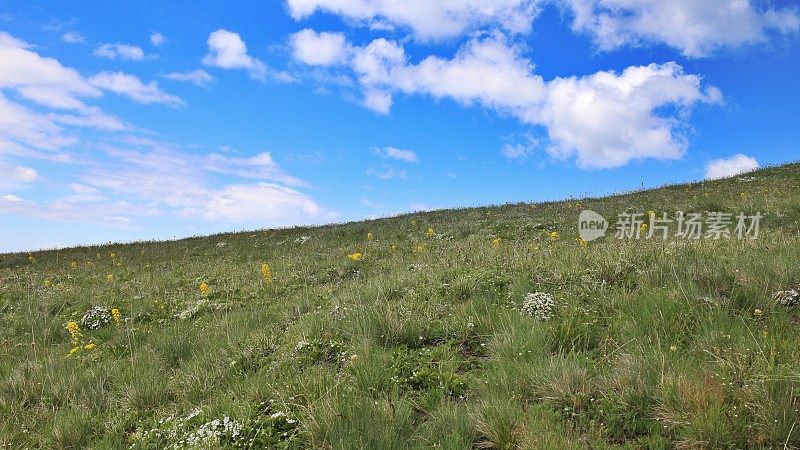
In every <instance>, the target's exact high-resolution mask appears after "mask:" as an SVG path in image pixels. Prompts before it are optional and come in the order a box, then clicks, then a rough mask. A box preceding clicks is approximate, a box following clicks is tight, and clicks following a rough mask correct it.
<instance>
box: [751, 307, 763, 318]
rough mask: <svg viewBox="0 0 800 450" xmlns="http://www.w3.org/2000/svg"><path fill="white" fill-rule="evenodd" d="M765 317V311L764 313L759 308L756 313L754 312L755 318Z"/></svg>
mask: <svg viewBox="0 0 800 450" xmlns="http://www.w3.org/2000/svg"><path fill="white" fill-rule="evenodd" d="M763 315H764V311H762V310H760V309H758V308H756V309H755V311H753V316H755V317H756V318H759V317H761V316H763Z"/></svg>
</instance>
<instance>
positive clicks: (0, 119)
mask: <svg viewBox="0 0 800 450" xmlns="http://www.w3.org/2000/svg"><path fill="white" fill-rule="evenodd" d="M4 140H10V141H13V142H17V143H19V144H21V145H23V146H28V147H33V148H37V149H43V150H50V151H55V150H58V149H59V148H61V147H64V146H67V145H70V144H73V143H75V142H76V139H75V138H73V137H69V136H65V135H64V133H63V128H62V127H60V126H58V125H57V124H56V123H55V122H53V121H52V120H50V119H48V118H47V117H46V116H44V115H42V114H37V113H35V112H33V111H31V110H30V109H28V108H26V107H24V106H22V105H20V104H18V103H15V102H12V101H10V100H8V99H6V97H5V96H4V95H3V94H2V93H0V152H3V148H4V147H5V145H2V143H3V142H2V141H4Z"/></svg>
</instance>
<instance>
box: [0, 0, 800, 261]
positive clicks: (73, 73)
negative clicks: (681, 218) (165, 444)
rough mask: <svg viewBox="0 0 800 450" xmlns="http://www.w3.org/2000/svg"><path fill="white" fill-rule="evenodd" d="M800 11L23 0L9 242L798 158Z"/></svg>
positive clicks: (320, 215)
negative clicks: (90, 2)
mask: <svg viewBox="0 0 800 450" xmlns="http://www.w3.org/2000/svg"><path fill="white" fill-rule="evenodd" d="M799 38H800V7H798V5H797V4H796V3H795V2H790V1H771V2H767V1H757V0H751V1H750V2H747V1H745V0H708V1H705V2H696V1H695V0H675V1H659V0H644V1H639V2H631V1H628V0H462V1H442V2H430V1H427V0H406V1H399V0H286V1H277V0H274V1H268V2H240V1H235V2H225V4H217V5H213V6H206V5H203V8H198V7H197V6H196V3H195V2H184V1H171V2H155V1H140V2H95V3H93V4H92V5H91V6H88V5H87V4H86V3H85V2H79V1H50V2H46V1H30V0H28V1H20V0H5V1H3V3H2V5H0V174H2V176H1V177H0V251H24V250H30V249H36V248H42V247H51V246H64V245H74V244H90V243H103V242H108V241H130V240H141V239H164V238H173V237H183V236H190V235H197V234H207V233H213V232H220V231H231V230H243V229H255V228H264V227H276V226H290V225H295V224H317V223H327V222H343V221H349V220H355V219H360V218H367V217H379V216H385V215H392V214H396V213H400V212H404V211H413V210H419V209H430V208H441V207H453V206H473V205H484V204H498V203H506V202H517V201H541V200H550V199H560V198H566V197H569V196H584V195H600V194H606V193H611V192H616V191H622V190H627V189H633V188H640V187H651V186H658V185H661V184H665V183H673V182H684V181H693V180H701V179H704V178H709V177H720V176H726V175H731V174H734V173H737V172H740V171H744V170H749V169H753V168H755V167H758V166H764V165H769V164H779V163H783V162H788V161H793V160H796V159H797V155H798V152H797V148H796V143H797V142H798V141H800V139H799V138H800V131H798V130H800V127H797V123H800V108H798V107H797V105H798V104H800V83H797V81H796V79H797V76H798V75H797V74H798V68H800V67H799V66H800V42H799Z"/></svg>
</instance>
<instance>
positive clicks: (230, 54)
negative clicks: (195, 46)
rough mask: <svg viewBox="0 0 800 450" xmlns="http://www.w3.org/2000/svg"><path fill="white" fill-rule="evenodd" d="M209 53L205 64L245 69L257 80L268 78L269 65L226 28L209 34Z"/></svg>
mask: <svg viewBox="0 0 800 450" xmlns="http://www.w3.org/2000/svg"><path fill="white" fill-rule="evenodd" d="M208 49H209V52H208V54H207V55H206V56H205V57H204V58H203V64H205V65H207V66H213V67H219V68H222V69H243V70H246V71H247V72H248V73H249V74H250V77H251V78H253V79H256V80H265V79H266V78H267V72H268V68H267V66H266V65H265V64H264V63H263V62H261V61H259V60H258V59H255V58H253V57H251V56H250V55H248V54H247V45H245V43H244V41H243V40H242V38H241V37H240V36H239V35H238V34H237V33H233V32H231V31H228V30H225V29H219V30H217V31H214V32H213V33H211V34H210V35H209V36H208Z"/></svg>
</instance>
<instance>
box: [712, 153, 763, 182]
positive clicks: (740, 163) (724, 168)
mask: <svg viewBox="0 0 800 450" xmlns="http://www.w3.org/2000/svg"><path fill="white" fill-rule="evenodd" d="M758 167H759V164H758V161H756V159H755V158H752V157H750V156H747V155H743V154H741V153H737V154H735V155H733V156H730V157H728V158H720V159H715V160H713V161H709V162H708V164H706V179H708V180H715V179H718V178H727V177H732V176H734V175H738V174H740V173H744V172H750V171H751V170H756V169H758Z"/></svg>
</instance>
